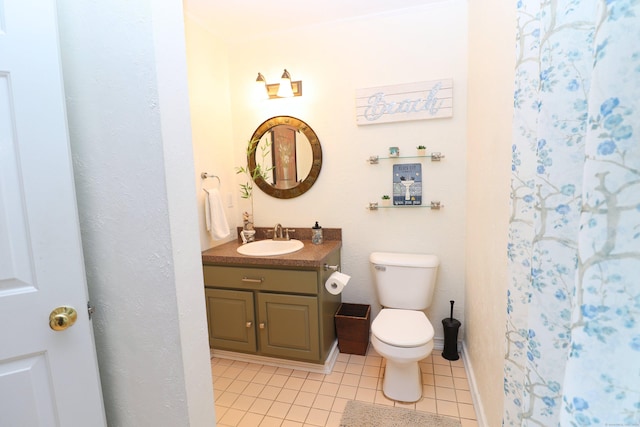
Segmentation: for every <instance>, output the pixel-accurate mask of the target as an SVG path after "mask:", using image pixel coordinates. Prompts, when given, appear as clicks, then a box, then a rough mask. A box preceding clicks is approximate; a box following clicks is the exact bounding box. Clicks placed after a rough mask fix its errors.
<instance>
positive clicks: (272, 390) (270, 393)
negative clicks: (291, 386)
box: [258, 385, 282, 400]
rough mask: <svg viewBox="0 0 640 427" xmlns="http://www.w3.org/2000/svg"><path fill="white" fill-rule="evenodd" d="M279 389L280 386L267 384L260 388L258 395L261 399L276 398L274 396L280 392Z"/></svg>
mask: <svg viewBox="0 0 640 427" xmlns="http://www.w3.org/2000/svg"><path fill="white" fill-rule="evenodd" d="M281 390H282V389H281V388H280V387H273V386H270V385H267V386H265V387H264V388H263V389H262V391H261V392H260V394H259V395H258V397H261V398H263V399H271V400H276V397H277V396H278V394H280V391H281Z"/></svg>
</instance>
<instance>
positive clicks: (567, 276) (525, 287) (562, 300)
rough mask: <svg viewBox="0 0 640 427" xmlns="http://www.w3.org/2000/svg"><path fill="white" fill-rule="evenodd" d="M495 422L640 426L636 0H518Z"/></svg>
mask: <svg viewBox="0 0 640 427" xmlns="http://www.w3.org/2000/svg"><path fill="white" fill-rule="evenodd" d="M517 13H518V21H517V24H518V28H517V30H518V32H517V46H516V52H517V64H516V85H515V94H514V103H515V104H514V105H515V116H514V143H513V146H512V185H511V192H512V193H511V197H512V203H511V208H512V214H511V220H510V227H509V247H508V256H509V284H508V289H509V291H508V306H507V331H506V355H505V358H506V359H505V378H504V391H505V410H504V418H503V424H504V425H507V426H512V425H517V426H557V425H560V426H589V425H591V426H607V425H609V426H613V425H617V426H620V425H627V426H629V425H633V426H640V3H639V0H600V1H598V0H542V1H541V0H538V1H534V0H519V1H517Z"/></svg>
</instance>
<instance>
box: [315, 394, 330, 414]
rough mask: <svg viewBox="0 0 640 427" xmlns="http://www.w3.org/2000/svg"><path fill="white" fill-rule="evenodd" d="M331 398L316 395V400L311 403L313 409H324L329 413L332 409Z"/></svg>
mask: <svg viewBox="0 0 640 427" xmlns="http://www.w3.org/2000/svg"><path fill="white" fill-rule="evenodd" d="M333 399H334V398H333V396H323V395H321V394H318V395H316V399H315V400H314V401H313V405H312V407H313V408H316V409H324V410H327V411H330V410H331V408H332V407H333Z"/></svg>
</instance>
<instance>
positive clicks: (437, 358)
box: [431, 352, 451, 366]
mask: <svg viewBox="0 0 640 427" xmlns="http://www.w3.org/2000/svg"><path fill="white" fill-rule="evenodd" d="M437 353H438V354H431V360H433V364H434V365H447V366H451V362H449V361H448V360H447V359H445V358H444V357H442V355H441V354H440V352H437Z"/></svg>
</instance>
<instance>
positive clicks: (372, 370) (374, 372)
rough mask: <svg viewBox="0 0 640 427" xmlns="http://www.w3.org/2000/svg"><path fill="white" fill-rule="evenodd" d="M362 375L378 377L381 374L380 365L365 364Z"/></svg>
mask: <svg viewBox="0 0 640 427" xmlns="http://www.w3.org/2000/svg"><path fill="white" fill-rule="evenodd" d="M362 375H363V376H365V377H376V378H378V376H379V375H380V366H374V365H365V366H364V368H362Z"/></svg>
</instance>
